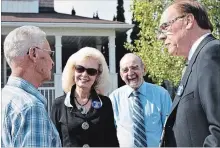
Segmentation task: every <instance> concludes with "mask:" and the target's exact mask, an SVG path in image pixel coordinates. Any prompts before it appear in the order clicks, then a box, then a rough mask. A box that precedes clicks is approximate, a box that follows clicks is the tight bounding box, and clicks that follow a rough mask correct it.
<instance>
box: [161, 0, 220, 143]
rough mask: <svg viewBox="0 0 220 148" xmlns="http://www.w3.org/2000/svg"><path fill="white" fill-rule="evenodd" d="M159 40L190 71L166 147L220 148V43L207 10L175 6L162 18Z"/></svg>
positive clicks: (184, 1)
mask: <svg viewBox="0 0 220 148" xmlns="http://www.w3.org/2000/svg"><path fill="white" fill-rule="evenodd" d="M159 28H160V33H159V34H158V37H159V39H160V40H162V41H163V42H164V44H165V46H166V47H167V48H168V52H169V53H170V54H171V55H174V56H182V57H184V58H185V59H186V61H188V67H187V68H186V71H185V73H184V75H183V77H182V80H181V82H180V85H179V87H178V90H177V94H176V97H175V99H174V102H173V105H172V109H171V113H170V116H169V117H168V119H167V123H166V126H165V134H164V138H163V142H162V146H171V147H176V146H177V147H202V146H207V147H219V146H220V89H219V88H220V41H219V40H217V39H216V38H214V37H213V35H212V34H211V32H212V30H213V26H212V24H211V22H210V20H209V18H208V15H207V12H206V10H205V8H204V7H203V6H202V5H201V4H200V3H199V2H197V1H194V0H179V1H175V2H174V3H172V4H171V5H170V6H169V7H168V8H167V9H166V10H165V11H164V12H163V14H162V17H161V22H160V27H159Z"/></svg>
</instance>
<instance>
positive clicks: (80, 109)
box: [74, 97, 90, 114]
mask: <svg viewBox="0 0 220 148" xmlns="http://www.w3.org/2000/svg"><path fill="white" fill-rule="evenodd" d="M74 98H75V102H76V103H77V108H78V109H79V111H80V112H81V113H82V114H87V109H86V107H85V105H86V104H88V102H89V100H90V99H88V100H87V102H86V103H84V104H82V105H81V104H80V103H79V102H78V100H77V99H76V97H74Z"/></svg>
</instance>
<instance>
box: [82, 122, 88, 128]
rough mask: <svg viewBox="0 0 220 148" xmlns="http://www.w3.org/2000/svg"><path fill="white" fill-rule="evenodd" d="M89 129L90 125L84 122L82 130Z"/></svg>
mask: <svg viewBox="0 0 220 148" xmlns="http://www.w3.org/2000/svg"><path fill="white" fill-rule="evenodd" d="M88 128H89V123H88V122H83V124H82V129H84V130H87V129H88Z"/></svg>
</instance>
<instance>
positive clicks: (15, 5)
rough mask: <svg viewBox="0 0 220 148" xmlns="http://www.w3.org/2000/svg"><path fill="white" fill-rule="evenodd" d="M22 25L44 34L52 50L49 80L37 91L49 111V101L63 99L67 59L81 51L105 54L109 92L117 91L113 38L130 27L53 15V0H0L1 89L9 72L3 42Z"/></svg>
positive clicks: (74, 16)
mask: <svg viewBox="0 0 220 148" xmlns="http://www.w3.org/2000/svg"><path fill="white" fill-rule="evenodd" d="M23 25H34V26H38V27H40V28H41V29H42V30H44V31H45V32H46V34H47V39H48V41H49V43H50V46H51V49H52V50H54V51H55V57H54V63H55V67H54V69H53V73H54V74H53V76H52V79H51V81H48V82H45V83H44V84H43V85H42V86H41V87H40V88H39V90H40V91H41V92H42V94H43V95H44V96H45V97H46V98H47V101H48V111H50V107H51V103H52V100H53V99H54V98H56V97H59V96H61V95H63V90H62V87H61V75H62V70H63V68H64V66H65V64H66V61H67V59H68V58H69V56H70V55H71V54H73V53H75V52H76V51H77V50H78V49H80V48H82V47H85V46H91V47H95V48H97V49H99V50H100V51H102V52H104V55H105V57H106V59H107V63H108V66H109V70H110V76H111V82H112V84H111V89H110V92H111V91H112V90H114V89H116V88H117V73H116V68H115V65H116V60H115V53H116V51H115V34H116V32H125V31H127V30H129V29H130V28H132V27H133V25H130V24H126V23H121V22H116V21H107V20H101V19H94V18H88V17H81V16H76V15H67V14H60V13H56V12H54V9H53V0H2V32H1V37H2V38H1V39H2V40H1V43H2V50H1V57H2V58H1V60H2V61H1V63H2V65H1V74H2V77H1V86H2V87H3V86H4V85H5V84H6V82H7V78H8V76H9V75H10V72H11V71H10V68H9V67H8V65H7V63H6V61H5V59H4V53H3V52H4V51H3V42H4V38H5V37H6V35H7V34H8V33H9V32H10V31H11V30H13V29H14V28H16V27H19V26H23Z"/></svg>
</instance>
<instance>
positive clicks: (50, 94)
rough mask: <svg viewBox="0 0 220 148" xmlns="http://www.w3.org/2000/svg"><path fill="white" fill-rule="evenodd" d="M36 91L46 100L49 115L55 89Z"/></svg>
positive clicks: (43, 88) (44, 88)
mask: <svg viewBox="0 0 220 148" xmlns="http://www.w3.org/2000/svg"><path fill="white" fill-rule="evenodd" d="M38 90H39V91H40V92H41V93H42V94H43V95H44V97H45V98H46V99H47V111H48V113H49V114H50V111H51V106H52V102H53V100H54V99H55V87H39V88H38Z"/></svg>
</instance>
